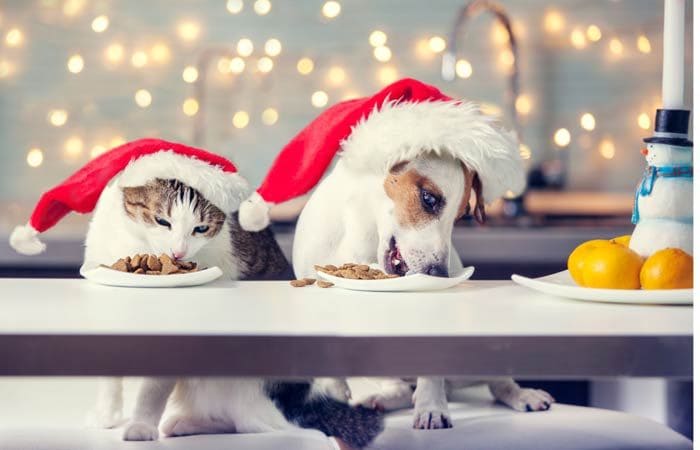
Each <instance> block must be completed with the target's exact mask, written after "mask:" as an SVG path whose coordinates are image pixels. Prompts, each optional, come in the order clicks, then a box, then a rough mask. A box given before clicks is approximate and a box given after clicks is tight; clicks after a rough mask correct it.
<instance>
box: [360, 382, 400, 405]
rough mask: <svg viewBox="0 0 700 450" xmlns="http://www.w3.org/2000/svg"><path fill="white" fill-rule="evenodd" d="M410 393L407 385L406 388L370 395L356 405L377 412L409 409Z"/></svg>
mask: <svg viewBox="0 0 700 450" xmlns="http://www.w3.org/2000/svg"><path fill="white" fill-rule="evenodd" d="M412 393H413V392H412V389H411V387H410V386H408V385H407V386H406V388H401V387H397V388H396V389H391V390H387V391H383V392H381V393H379V394H373V395H370V396H369V397H366V398H364V399H362V400H361V401H359V402H358V403H357V404H358V405H362V406H364V407H365V408H370V409H376V410H377V411H394V410H397V409H403V408H408V407H410V406H411V396H412Z"/></svg>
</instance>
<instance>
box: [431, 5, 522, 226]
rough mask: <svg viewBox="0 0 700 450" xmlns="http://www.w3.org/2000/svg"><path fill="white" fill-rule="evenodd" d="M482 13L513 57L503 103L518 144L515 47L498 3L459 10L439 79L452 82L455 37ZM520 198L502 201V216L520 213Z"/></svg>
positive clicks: (510, 26) (509, 24) (518, 85)
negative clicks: (496, 25)
mask: <svg viewBox="0 0 700 450" xmlns="http://www.w3.org/2000/svg"><path fill="white" fill-rule="evenodd" d="M482 12H488V13H491V14H492V15H493V16H494V17H495V18H496V20H498V21H499V22H500V23H501V25H503V27H504V28H505V30H506V32H507V33H508V47H509V49H510V51H511V52H512V54H513V67H512V70H511V71H510V73H509V74H508V89H507V90H506V98H505V102H506V104H507V105H508V110H509V112H510V115H511V118H512V121H513V129H514V130H515V134H516V137H517V138H518V143H521V142H522V124H521V123H520V118H519V117H518V114H517V111H516V109H515V102H516V99H517V98H518V95H520V69H519V58H518V45H517V40H516V38H515V34H514V33H513V26H512V23H511V20H510V17H509V16H508V13H507V12H506V10H505V8H504V7H503V6H502V5H501V4H500V3H498V2H496V1H494V0H471V1H468V2H467V3H466V4H465V5H464V6H463V7H461V8H460V9H459V12H458V13H457V17H456V20H455V22H454V24H453V26H452V29H451V30H450V34H449V35H448V42H447V50H446V51H445V52H444V53H443V55H442V68H441V75H442V79H443V80H445V81H454V79H455V68H456V64H457V38H458V36H460V35H461V34H462V33H463V31H464V28H465V27H466V24H467V22H468V21H469V20H470V19H473V18H474V17H476V16H478V15H479V14H481V13H482ZM523 195H524V194H521V195H520V196H519V197H517V198H514V199H506V201H505V202H504V205H503V212H504V214H505V215H506V216H509V217H515V216H520V215H522V214H523V213H524V204H523V199H522V198H523Z"/></svg>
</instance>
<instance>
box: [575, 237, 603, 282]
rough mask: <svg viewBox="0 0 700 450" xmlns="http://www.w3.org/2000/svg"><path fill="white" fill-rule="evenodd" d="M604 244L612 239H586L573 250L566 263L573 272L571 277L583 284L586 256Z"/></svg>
mask: <svg viewBox="0 0 700 450" xmlns="http://www.w3.org/2000/svg"><path fill="white" fill-rule="evenodd" d="M603 245H610V241H607V240H605V239H594V240H592V241H586V242H584V243H583V244H581V245H579V246H578V247H576V248H575V249H574V251H573V252H571V254H570V255H569V260H568V261H567V263H566V265H567V268H568V269H569V273H570V274H571V278H573V279H574V281H575V282H576V283H577V284H579V285H581V286H583V268H584V266H585V263H586V256H587V255H588V253H589V252H590V251H591V250H593V249H594V248H597V247H600V246H603Z"/></svg>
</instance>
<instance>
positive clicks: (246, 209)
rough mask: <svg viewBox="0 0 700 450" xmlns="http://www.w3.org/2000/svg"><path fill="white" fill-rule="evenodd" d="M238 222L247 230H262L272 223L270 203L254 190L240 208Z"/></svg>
mask: <svg viewBox="0 0 700 450" xmlns="http://www.w3.org/2000/svg"><path fill="white" fill-rule="evenodd" d="M238 223H240V224H241V227H242V228H243V229H244V230H247V231H260V230H262V229H263V228H265V227H267V226H268V225H269V224H270V204H269V203H267V202H266V201H265V200H264V199H263V198H262V196H260V194H258V193H257V192H253V194H252V195H251V196H250V197H248V199H247V200H245V201H244V202H243V203H241V206H240V208H239V210H238Z"/></svg>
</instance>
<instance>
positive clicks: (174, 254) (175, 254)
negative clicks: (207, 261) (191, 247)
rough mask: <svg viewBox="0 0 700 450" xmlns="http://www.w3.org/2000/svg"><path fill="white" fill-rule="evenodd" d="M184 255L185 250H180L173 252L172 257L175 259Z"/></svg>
mask: <svg viewBox="0 0 700 450" xmlns="http://www.w3.org/2000/svg"><path fill="white" fill-rule="evenodd" d="M185 255H186V252H183V251H180V252H173V258H175V259H182V258H184V257H185Z"/></svg>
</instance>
